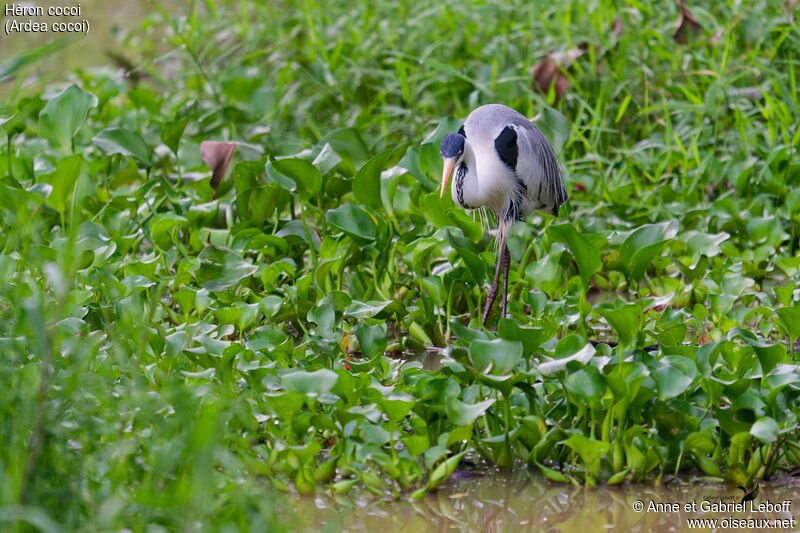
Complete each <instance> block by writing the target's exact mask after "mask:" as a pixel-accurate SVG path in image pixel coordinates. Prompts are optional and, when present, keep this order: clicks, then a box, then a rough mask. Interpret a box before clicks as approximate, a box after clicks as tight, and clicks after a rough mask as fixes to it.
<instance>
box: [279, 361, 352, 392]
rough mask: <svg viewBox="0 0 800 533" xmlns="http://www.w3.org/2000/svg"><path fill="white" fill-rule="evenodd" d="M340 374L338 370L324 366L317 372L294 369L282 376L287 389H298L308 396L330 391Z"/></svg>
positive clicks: (297, 390) (282, 381)
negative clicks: (337, 372)
mask: <svg viewBox="0 0 800 533" xmlns="http://www.w3.org/2000/svg"><path fill="white" fill-rule="evenodd" d="M337 379H339V376H338V375H337V374H336V372H333V371H332V370H328V369H327V368H322V369H320V370H317V371H316V372H306V371H304V370H293V371H291V372H287V373H286V374H283V376H281V383H283V386H284V388H285V389H286V390H287V391H296V392H299V393H301V394H305V395H306V396H311V397H318V396H320V395H321V394H324V393H326V392H330V390H331V389H332V388H333V386H334V385H336V380H337Z"/></svg>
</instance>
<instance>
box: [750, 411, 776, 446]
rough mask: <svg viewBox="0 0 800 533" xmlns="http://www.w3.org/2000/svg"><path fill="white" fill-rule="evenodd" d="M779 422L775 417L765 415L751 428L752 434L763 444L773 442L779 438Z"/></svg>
mask: <svg viewBox="0 0 800 533" xmlns="http://www.w3.org/2000/svg"><path fill="white" fill-rule="evenodd" d="M779 429H780V428H779V427H778V423H777V422H775V419H773V418H771V417H768V416H764V417H761V418H759V419H758V420H756V421H755V423H754V424H753V427H751V428H750V434H751V435H752V436H754V437H755V438H757V439H758V440H759V441H760V442H761V443H762V444H766V443H768V442H773V441H775V440H776V439H777V438H778V430H779Z"/></svg>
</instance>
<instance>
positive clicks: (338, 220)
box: [328, 204, 378, 241]
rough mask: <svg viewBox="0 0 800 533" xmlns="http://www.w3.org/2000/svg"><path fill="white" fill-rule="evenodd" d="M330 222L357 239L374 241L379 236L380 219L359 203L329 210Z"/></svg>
mask: <svg viewBox="0 0 800 533" xmlns="http://www.w3.org/2000/svg"><path fill="white" fill-rule="evenodd" d="M328 223H329V224H330V225H331V226H333V227H334V228H336V229H338V230H340V231H343V232H344V233H346V234H347V235H349V236H351V237H354V238H356V239H364V240H367V241H374V240H375V239H377V237H378V220H377V218H375V216H374V215H372V213H370V212H369V211H367V210H366V209H364V208H362V207H359V206H357V205H350V204H345V205H342V206H340V207H337V208H336V209H331V210H330V211H328Z"/></svg>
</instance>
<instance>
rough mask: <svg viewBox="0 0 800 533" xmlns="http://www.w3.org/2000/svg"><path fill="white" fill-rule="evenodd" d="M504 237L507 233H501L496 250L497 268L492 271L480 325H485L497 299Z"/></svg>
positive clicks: (504, 242)
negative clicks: (491, 279) (492, 276)
mask: <svg viewBox="0 0 800 533" xmlns="http://www.w3.org/2000/svg"><path fill="white" fill-rule="evenodd" d="M506 236H507V232H502V231H501V234H500V247H499V248H498V250H499V254H498V257H497V268H496V269H495V271H494V281H493V282H492V286H491V287H489V292H487V293H486V307H485V308H484V309H483V317H482V318H481V325H483V324H486V319H487V318H489V310H491V308H492V304H494V300H495V298H497V286H498V285H499V283H500V268H501V267H502V265H503V256H502V255H501V254H502V253H503V250H504V249H505V247H506Z"/></svg>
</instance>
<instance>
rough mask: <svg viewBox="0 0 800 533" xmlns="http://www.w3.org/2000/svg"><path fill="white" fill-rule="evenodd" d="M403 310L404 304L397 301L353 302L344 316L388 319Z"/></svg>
mask: <svg viewBox="0 0 800 533" xmlns="http://www.w3.org/2000/svg"><path fill="white" fill-rule="evenodd" d="M402 308H403V303H402V302H399V301H397V300H385V301H380V302H379V301H369V302H359V301H353V303H352V304H350V305H349V306H348V307H347V309H345V311H344V314H345V315H347V316H351V317H353V318H357V319H360V318H386V317H388V316H389V315H391V314H392V313H395V312H397V311H398V310H401V309H402Z"/></svg>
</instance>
